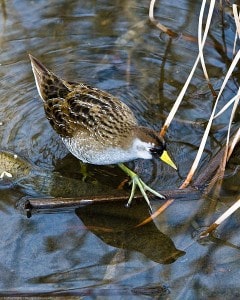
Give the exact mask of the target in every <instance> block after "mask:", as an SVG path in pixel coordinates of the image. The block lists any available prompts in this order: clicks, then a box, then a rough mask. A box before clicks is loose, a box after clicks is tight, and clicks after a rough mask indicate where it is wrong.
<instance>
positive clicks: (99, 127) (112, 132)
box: [30, 55, 175, 206]
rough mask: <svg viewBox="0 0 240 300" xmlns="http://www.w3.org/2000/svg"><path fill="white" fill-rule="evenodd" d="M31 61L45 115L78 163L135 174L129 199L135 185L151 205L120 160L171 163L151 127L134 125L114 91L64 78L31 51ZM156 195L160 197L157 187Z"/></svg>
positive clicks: (140, 183) (132, 118) (138, 181)
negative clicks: (117, 165) (155, 159)
mask: <svg viewBox="0 0 240 300" xmlns="http://www.w3.org/2000/svg"><path fill="white" fill-rule="evenodd" d="M30 60H31V64H32V69H33V73H34V77H35V81H36V85H37V88H38V92H39V95H40V97H41V98H42V100H43V102H44V109H45V113H46V116H47V118H48V120H49V122H50V124H51V125H52V127H53V129H54V130H55V131H56V132H57V133H58V134H59V135H60V136H61V137H62V140H63V142H64V143H65V145H66V146H67V148H68V149H69V150H70V151H71V152H72V154H73V155H75V156H76V157H77V158H79V159H80V160H82V161H83V162H88V163H92V164H99V165H105V164H115V163H120V167H121V168H122V169H123V170H124V171H125V172H127V174H128V175H130V176H131V177H132V179H133V177H134V178H135V184H134V182H133V190H132V193H131V196H130V199H129V203H130V202H131V199H132V197H133V194H134V190H135V185H136V184H137V185H138V186H139V187H140V189H141V192H142V193H143V195H144V197H145V199H146V201H147V202H148V204H149V206H150V203H149V200H148V198H147V195H146V194H145V192H144V190H145V189H148V190H150V191H151V192H153V193H154V192H155V191H153V190H152V189H150V188H149V187H148V186H147V185H146V184H144V183H143V182H142V181H141V179H140V178H138V176H137V175H136V174H135V173H133V172H132V171H131V170H129V169H127V168H126V167H125V166H123V165H122V164H121V163H122V162H126V161H130V160H133V159H137V158H143V159H151V158H152V157H153V155H155V154H156V155H158V156H160V157H161V158H162V160H164V161H165V162H166V163H168V164H170V165H171V166H172V167H175V165H174V164H173V162H172V161H171V159H170V158H169V156H168V155H167V152H166V150H165V142H164V140H163V139H162V138H161V137H159V136H158V135H157V134H156V132H155V131H153V130H152V129H149V128H146V127H141V126H138V124H137V121H136V119H135V117H134V115H133V113H132V111H131V110H130V108H129V107H128V106H127V105H126V104H124V103H123V102H121V101H120V100H119V99H118V98H116V97H115V96H113V95H111V94H109V93H107V92H105V91H102V90H99V89H97V88H94V87H91V86H89V85H86V84H83V83H75V82H68V81H65V80H63V79H61V78H59V77H57V76H56V75H55V74H54V73H53V72H51V71H49V70H48V69H47V68H46V67H45V66H44V65H43V64H42V63H40V62H39V61H38V60H37V59H36V58H34V57H33V56H32V55H30ZM128 170H129V171H128ZM133 174H134V175H133ZM155 195H157V196H159V197H161V195H160V194H158V193H157V192H155Z"/></svg>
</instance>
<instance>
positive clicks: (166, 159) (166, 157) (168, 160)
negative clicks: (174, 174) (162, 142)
mask: <svg viewBox="0 0 240 300" xmlns="http://www.w3.org/2000/svg"><path fill="white" fill-rule="evenodd" d="M160 159H161V160H162V161H164V162H165V163H166V164H168V165H169V166H171V167H172V168H173V169H175V170H177V166H176V165H175V163H174V162H173V161H172V159H171V157H170V156H169V155H168V153H167V151H166V150H164V151H163V154H162V155H161V156H160Z"/></svg>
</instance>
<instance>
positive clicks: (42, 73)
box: [29, 54, 69, 102]
mask: <svg viewBox="0 0 240 300" xmlns="http://www.w3.org/2000/svg"><path fill="white" fill-rule="evenodd" d="M29 58H30V61H31V65H32V70H33V74H34V78H35V82H36V86H37V89H38V93H39V95H40V97H41V98H42V100H43V101H44V102H45V101H47V100H48V99H52V98H58V97H60V98H63V97H64V96H65V95H66V94H68V93H69V89H68V87H67V86H66V84H65V82H64V80H62V79H60V78H58V77H57V76H56V75H55V74H54V73H53V72H51V71H49V70H48V69H47V68H46V67H45V66H44V65H43V64H42V63H41V62H40V61H39V60H37V59H36V58H35V57H33V56H32V55H31V54H29Z"/></svg>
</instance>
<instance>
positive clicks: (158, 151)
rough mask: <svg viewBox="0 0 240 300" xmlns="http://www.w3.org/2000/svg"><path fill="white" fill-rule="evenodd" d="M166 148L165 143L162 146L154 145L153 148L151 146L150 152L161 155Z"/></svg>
mask: <svg viewBox="0 0 240 300" xmlns="http://www.w3.org/2000/svg"><path fill="white" fill-rule="evenodd" d="M164 148H165V147H164V146H163V145H162V146H158V147H153V148H150V152H151V153H152V154H157V155H159V156H161V155H162V153H163V150H164Z"/></svg>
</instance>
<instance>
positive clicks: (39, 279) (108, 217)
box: [0, 0, 240, 299]
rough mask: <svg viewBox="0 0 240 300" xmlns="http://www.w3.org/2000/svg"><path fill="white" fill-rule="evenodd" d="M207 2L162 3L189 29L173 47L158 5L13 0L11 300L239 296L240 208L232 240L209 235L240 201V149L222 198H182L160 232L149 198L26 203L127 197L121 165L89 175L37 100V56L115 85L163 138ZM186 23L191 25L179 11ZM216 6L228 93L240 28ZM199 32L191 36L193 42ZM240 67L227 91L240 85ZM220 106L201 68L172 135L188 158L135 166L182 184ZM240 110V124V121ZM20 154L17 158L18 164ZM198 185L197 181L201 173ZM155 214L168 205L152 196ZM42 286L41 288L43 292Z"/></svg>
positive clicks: (5, 243) (176, 24)
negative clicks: (33, 209) (29, 206)
mask: <svg viewBox="0 0 240 300" xmlns="http://www.w3.org/2000/svg"><path fill="white" fill-rule="evenodd" d="M200 5H201V1H188V0H181V1H175V2H171V3H169V1H160V2H159V3H156V8H155V16H156V18H157V19H158V20H160V21H161V22H163V23H164V24H165V25H166V26H168V27H169V28H172V29H174V31H175V32H178V33H180V34H181V37H180V38H178V39H174V40H171V42H169V38H168V37H166V36H164V35H163V34H160V32H159V31H158V29H156V27H154V26H153V25H152V24H150V23H149V22H148V19H147V16H148V3H146V1H133V0H131V1H115V2H114V3H113V2H111V1H107V0H106V1H101V2H99V1H93V0H90V1H75V0H73V1H65V0H61V1H51V3H50V2H49V1H45V0H44V1H25V0H21V1H20V0H16V1H13V0H9V1H4V0H2V1H0V8H1V10H0V28H1V30H0V90H1V109H0V136H1V140H0V149H1V152H0V175H1V174H3V172H4V171H8V173H9V174H8V173H4V176H3V178H2V179H0V199H1V202H0V215H1V218H0V225H1V229H2V230H1V234H0V235H1V242H0V267H1V268H0V295H10V296H13V295H16V296H20V295H38V296H41V295H65V296H68V295H81V296H89V297H94V296H104V297H110V298H111V297H113V296H115V297H117V296H119V299H120V298H121V297H131V299H135V298H136V299H139V296H141V297H142V298H144V299H145V297H148V296H151V297H154V298H156V299H161V298H160V297H163V299H164V297H166V298H168V299H206V298H217V299H223V298H225V299H233V298H237V297H239V295H240V290H239V261H240V256H239V253H240V252H239V236H238V234H237V232H238V227H239V212H236V213H235V214H234V215H233V216H232V217H231V218H230V219H229V221H227V222H226V224H225V225H224V226H222V227H220V229H219V230H218V232H217V233H216V234H215V235H214V236H211V237H209V238H208V239H206V240H204V241H203V242H201V241H199V240H198V239H197V238H196V236H197V235H198V232H199V230H201V228H205V227H206V226H208V225H209V224H210V223H211V222H212V221H213V220H215V219H216V218H217V217H218V216H219V214H220V213H222V212H224V211H225V210H226V209H227V208H228V207H229V206H230V205H231V204H232V203H233V202H234V201H235V200H236V199H237V198H239V190H240V188H239V186H240V185H239V178H240V177H239V149H236V152H235V153H234V155H233V157H232V158H231V160H230V162H229V164H228V166H227V170H226V178H224V181H223V185H222V187H221V190H220V194H219V196H218V197H216V195H215V194H214V193H212V194H211V195H209V194H208V195H204V194H200V195H201V196H199V198H197V199H196V198H191V197H188V198H187V199H183V200H181V201H175V202H174V203H173V204H172V205H171V206H170V207H168V209H167V210H166V211H165V212H164V214H161V215H159V216H158V217H157V218H156V219H154V221H153V222H150V223H148V224H147V225H142V226H137V225H139V224H140V223H141V222H142V221H143V220H144V219H146V218H147V217H148V216H149V212H148V209H147V206H146V204H145V203H144V202H142V201H140V202H138V201H134V203H133V205H132V207H131V208H129V209H126V208H125V207H124V203H122V202H118V203H108V204H96V205H91V206H90V205H89V206H84V207H81V208H78V209H76V210H69V211H48V212H47V213H36V214H34V215H33V217H32V218H30V219H27V218H26V216H25V215H23V214H21V212H20V211H19V210H18V209H16V203H18V201H19V199H21V198H22V197H25V196H31V197H46V196H48V197H49V196H52V197H77V196H85V195H86V196H92V195H104V194H109V195H110V194H113V195H116V194H117V195H122V194H123V193H125V194H126V191H127V192H128V191H129V190H128V188H127V186H125V188H124V190H125V191H123V190H119V189H117V188H118V186H119V185H120V183H121V182H123V181H124V180H125V179H126V178H125V176H124V174H123V173H122V172H121V171H120V170H119V169H118V168H117V167H115V166H105V167H101V166H99V167H97V166H89V168H88V177H87V180H86V181H85V182H83V181H82V177H83V174H82V173H81V170H80V164H79V162H78V161H77V160H76V159H75V158H74V157H73V156H72V155H70V154H69V153H68V151H67V149H66V148H65V146H64V145H63V144H62V142H61V139H60V138H59V137H58V136H57V134H56V133H55V132H54V131H53V130H52V128H51V127H50V125H49V123H48V121H47V119H46V117H45V114H44V110H43V107H42V103H41V101H40V99H39V96H38V94H37V90H36V87H35V83H34V78H33V74H32V71H31V68H30V63H29V60H28V56H27V54H28V53H31V54H33V55H34V56H36V57H38V58H39V59H40V60H41V61H43V63H45V64H46V65H47V66H48V67H49V68H50V69H52V70H53V71H54V72H55V73H56V74H58V75H59V76H61V77H62V78H65V79H67V80H73V81H84V82H86V83H89V84H91V85H94V86H97V87H98V88H101V89H105V90H107V91H109V92H111V93H112V94H114V95H115V96H118V97H119V98H120V99H121V100H122V101H124V102H125V103H126V104H128V105H129V106H130V108H131V109H132V110H133V112H134V114H135V116H136V118H137V119H138V121H139V123H140V124H141V125H145V126H149V127H151V128H153V129H156V130H159V129H160V128H161V126H162V124H163V122H164V120H165V119H166V117H167V115H168V113H169V111H170V109H171V107H172V105H173V103H174V101H175V99H176V97H177V95H178V94H179V91H180V89H181V87H182V86H183V84H184V82H185V80H186V78H187V76H188V74H189V72H190V70H191V67H192V65H193V63H194V61H195V58H196V55H197V53H198V47H197V40H196V36H197V22H198V20H197V18H196V16H197V15H198V14H199V9H200ZM176 16H177V17H176ZM223 17H224V26H222V23H221V22H222V15H221V11H220V10H219V7H218V6H217V7H216V10H215V13H214V17H213V21H212V27H211V32H210V35H209V38H208V41H207V46H206V49H205V51H206V58H207V65H208V69H209V73H210V74H211V82H212V84H213V87H214V89H215V90H217V91H218V90H219V88H220V86H221V83H222V80H223V77H224V74H226V71H227V69H228V68H229V63H230V61H231V59H232V53H231V50H232V47H233V41H234V35H235V27H234V21H233V18H232V15H231V14H229V13H228V11H227V10H226V12H225V14H224V15H223ZM190 37H191V38H190ZM238 73H239V70H237V72H236V74H233V76H232V78H231V80H230V81H229V83H228V86H227V88H226V89H225V91H224V94H223V100H222V101H223V104H222V105H224V103H226V101H227V100H228V99H230V98H231V97H232V96H233V95H234V94H235V93H236V91H237V89H238V86H239V76H238V75H239V74H238ZM212 105H213V97H212V95H211V92H210V91H209V89H208V86H207V84H206V82H205V80H204V77H203V74H202V71H201V68H200V67H199V68H198V70H197V72H196V76H195V77H194V78H193V80H192V82H191V85H190V88H189V90H188V92H187V94H186V96H185V98H184V102H183V104H182V106H181V107H180V110H179V111H178V113H177V115H176V118H175V119H174V122H173V123H172V125H171V127H170V129H169V131H168V136H167V140H168V143H169V149H170V152H171V153H172V156H173V157H174V160H175V161H176V162H177V164H178V172H172V171H171V170H170V169H169V168H168V166H164V165H163V164H162V163H161V162H159V161H134V162H131V163H130V164H129V165H130V167H132V168H134V169H135V170H136V171H137V172H138V173H139V174H141V176H142V178H143V180H145V181H147V182H148V184H150V185H151V186H153V187H155V188H157V189H159V190H167V189H169V190H170V189H176V188H177V187H179V186H180V184H181V183H182V181H183V179H184V178H185V176H186V175H187V173H188V170H189V168H190V166H191V164H192V161H193V159H194V157H195V155H196V151H197V148H198V146H199V141H200V139H201V137H202V134H203V132H204V129H205V125H206V121H207V119H208V118H209V114H210V110H211V107H212ZM228 119H229V114H225V115H224V116H222V117H221V118H219V119H217V120H216V122H215V123H214V127H213V130H212V132H211V134H210V138H209V140H208V143H207V147H206V150H205V152H204V157H203V160H202V162H201V168H200V172H199V174H203V173H204V169H205V168H206V166H207V164H208V162H209V161H210V160H211V158H212V157H213V156H214V155H215V154H216V153H217V152H218V151H219V150H220V149H221V148H222V147H223V140H224V139H225V136H226V130H227V129H226V128H227V122H228ZM239 121H240V120H239V113H237V114H236V117H235V120H234V122H235V125H236V126H238V127H239ZM15 155H17V156H15ZM195 180H196V178H195ZM151 202H152V205H153V208H154V210H157V209H158V208H159V206H160V205H161V204H162V202H161V201H159V200H157V199H151ZM33 291H34V292H33Z"/></svg>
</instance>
